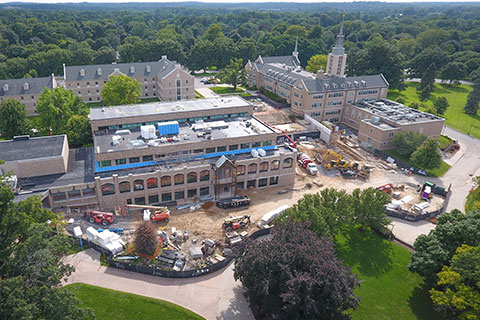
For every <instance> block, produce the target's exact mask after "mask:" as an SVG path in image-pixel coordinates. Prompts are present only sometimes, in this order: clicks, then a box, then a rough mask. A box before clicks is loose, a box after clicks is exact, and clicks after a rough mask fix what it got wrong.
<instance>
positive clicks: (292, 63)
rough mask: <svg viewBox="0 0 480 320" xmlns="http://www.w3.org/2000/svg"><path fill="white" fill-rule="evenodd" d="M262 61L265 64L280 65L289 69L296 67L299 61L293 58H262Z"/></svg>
mask: <svg viewBox="0 0 480 320" xmlns="http://www.w3.org/2000/svg"><path fill="white" fill-rule="evenodd" d="M262 60H263V62H264V63H265V64H268V63H281V64H285V65H287V66H290V67H297V66H299V65H300V61H299V60H298V59H297V58H296V57H294V56H277V57H262Z"/></svg>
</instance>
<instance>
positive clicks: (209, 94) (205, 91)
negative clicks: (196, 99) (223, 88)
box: [195, 88, 220, 99]
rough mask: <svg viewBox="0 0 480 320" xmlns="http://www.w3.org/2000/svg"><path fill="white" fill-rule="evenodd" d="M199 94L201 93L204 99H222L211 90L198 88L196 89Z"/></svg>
mask: <svg viewBox="0 0 480 320" xmlns="http://www.w3.org/2000/svg"><path fill="white" fill-rule="evenodd" d="M195 91H197V92H198V93H200V94H201V95H202V96H203V97H204V98H206V99H209V98H218V97H220V96H219V95H218V94H216V93H215V92H213V91H212V90H210V89H209V88H197V89H195Z"/></svg>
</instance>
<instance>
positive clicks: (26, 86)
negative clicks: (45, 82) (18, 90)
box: [23, 82, 30, 90]
mask: <svg viewBox="0 0 480 320" xmlns="http://www.w3.org/2000/svg"><path fill="white" fill-rule="evenodd" d="M29 87H30V86H29V84H28V82H25V83H24V84H23V90H28V88H29Z"/></svg>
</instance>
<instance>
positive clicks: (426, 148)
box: [410, 138, 442, 170]
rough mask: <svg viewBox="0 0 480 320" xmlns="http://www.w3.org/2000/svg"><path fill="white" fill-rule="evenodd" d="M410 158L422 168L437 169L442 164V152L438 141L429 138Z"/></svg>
mask: <svg viewBox="0 0 480 320" xmlns="http://www.w3.org/2000/svg"><path fill="white" fill-rule="evenodd" d="M410 160H412V162H413V163H414V164H415V165H416V166H417V167H419V168H421V169H426V170H430V169H435V168H438V167H440V165H441V164H442V154H441V153H440V150H439V148H438V141H437V140H435V139H432V138H428V139H427V140H425V142H423V143H422V144H421V145H420V146H419V147H418V148H417V150H415V151H414V152H413V153H412V155H411V157H410Z"/></svg>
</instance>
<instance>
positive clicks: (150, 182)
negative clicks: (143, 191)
mask: <svg viewBox="0 0 480 320" xmlns="http://www.w3.org/2000/svg"><path fill="white" fill-rule="evenodd" d="M157 187H158V179H157V178H148V179H147V189H154V188H157Z"/></svg>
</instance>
